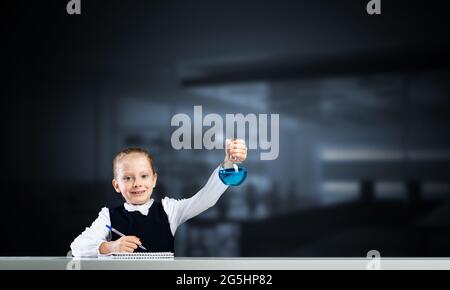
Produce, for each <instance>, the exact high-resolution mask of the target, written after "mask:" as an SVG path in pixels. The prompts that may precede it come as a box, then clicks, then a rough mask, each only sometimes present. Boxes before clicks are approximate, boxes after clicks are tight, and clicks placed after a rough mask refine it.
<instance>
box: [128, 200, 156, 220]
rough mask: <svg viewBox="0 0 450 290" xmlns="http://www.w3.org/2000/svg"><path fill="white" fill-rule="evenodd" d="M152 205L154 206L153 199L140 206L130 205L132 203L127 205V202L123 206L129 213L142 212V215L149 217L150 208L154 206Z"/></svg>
mask: <svg viewBox="0 0 450 290" xmlns="http://www.w3.org/2000/svg"><path fill="white" fill-rule="evenodd" d="M152 204H153V199H152V198H151V199H150V200H149V201H147V202H146V203H144V204H138V205H136V204H130V203H127V202H125V203H124V204H123V206H124V207H125V209H126V210H127V211H129V212H132V211H138V212H140V213H141V214H143V215H145V216H146V215H148V210H149V209H150V207H151V206H152Z"/></svg>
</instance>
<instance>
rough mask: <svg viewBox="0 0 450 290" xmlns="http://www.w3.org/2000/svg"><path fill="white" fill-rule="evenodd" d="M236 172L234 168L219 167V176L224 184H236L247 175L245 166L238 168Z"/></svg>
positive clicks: (242, 180)
mask: <svg viewBox="0 0 450 290" xmlns="http://www.w3.org/2000/svg"><path fill="white" fill-rule="evenodd" d="M238 170H239V171H238V172H236V171H235V170H234V168H220V169H219V177H220V180H222V182H223V183H225V184H226V185H232V186H237V185H240V184H241V183H242V182H244V180H245V178H246V177H247V169H246V168H245V167H240V166H239V168H238Z"/></svg>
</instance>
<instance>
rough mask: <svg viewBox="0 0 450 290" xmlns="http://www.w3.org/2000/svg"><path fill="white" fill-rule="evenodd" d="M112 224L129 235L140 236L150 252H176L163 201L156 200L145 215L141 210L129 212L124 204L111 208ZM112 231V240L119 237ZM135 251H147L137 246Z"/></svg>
mask: <svg viewBox="0 0 450 290" xmlns="http://www.w3.org/2000/svg"><path fill="white" fill-rule="evenodd" d="M109 216H110V219H111V226H112V227H113V228H115V229H116V230H118V231H119V232H121V233H123V234H124V235H127V236H136V237H138V238H139V239H140V240H141V242H142V245H143V246H144V247H145V248H146V249H147V250H148V251H149V252H174V238H173V235H172V232H171V231H170V224H169V219H168V218H167V214H166V212H165V211H164V208H163V206H162V204H161V202H159V201H156V200H154V201H153V204H152V206H151V207H150V208H149V210H148V215H147V216H145V215H143V214H141V213H140V212H139V211H133V212H129V211H127V210H126V209H125V207H124V206H123V205H121V206H118V207H115V208H112V209H109ZM119 238H120V236H118V235H117V234H115V233H112V240H113V241H114V240H117V239H119ZM135 252H145V251H144V250H142V249H141V248H137V249H136V250H135Z"/></svg>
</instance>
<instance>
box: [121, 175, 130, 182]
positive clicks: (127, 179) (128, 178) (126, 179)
mask: <svg viewBox="0 0 450 290" xmlns="http://www.w3.org/2000/svg"><path fill="white" fill-rule="evenodd" d="M123 180H125V181H130V180H131V177H129V176H127V177H124V178H123Z"/></svg>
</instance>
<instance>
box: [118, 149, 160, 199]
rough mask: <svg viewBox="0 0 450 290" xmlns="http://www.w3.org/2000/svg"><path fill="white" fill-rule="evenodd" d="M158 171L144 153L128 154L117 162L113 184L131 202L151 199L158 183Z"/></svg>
mask: <svg viewBox="0 0 450 290" xmlns="http://www.w3.org/2000/svg"><path fill="white" fill-rule="evenodd" d="M156 179H157V176H156V173H153V170H152V167H151V166H150V162H149V161H148V159H147V158H146V157H145V155H144V154H142V153H131V154H127V155H125V156H124V157H122V159H120V160H119V161H117V163H116V177H115V178H114V179H113V181H112V185H113V187H114V189H115V190H116V191H117V192H120V193H122V196H123V198H125V200H126V201H127V202H128V203H130V204H144V203H146V202H147V201H149V199H150V196H151V195H152V192H153V188H154V187H155V185H156Z"/></svg>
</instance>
